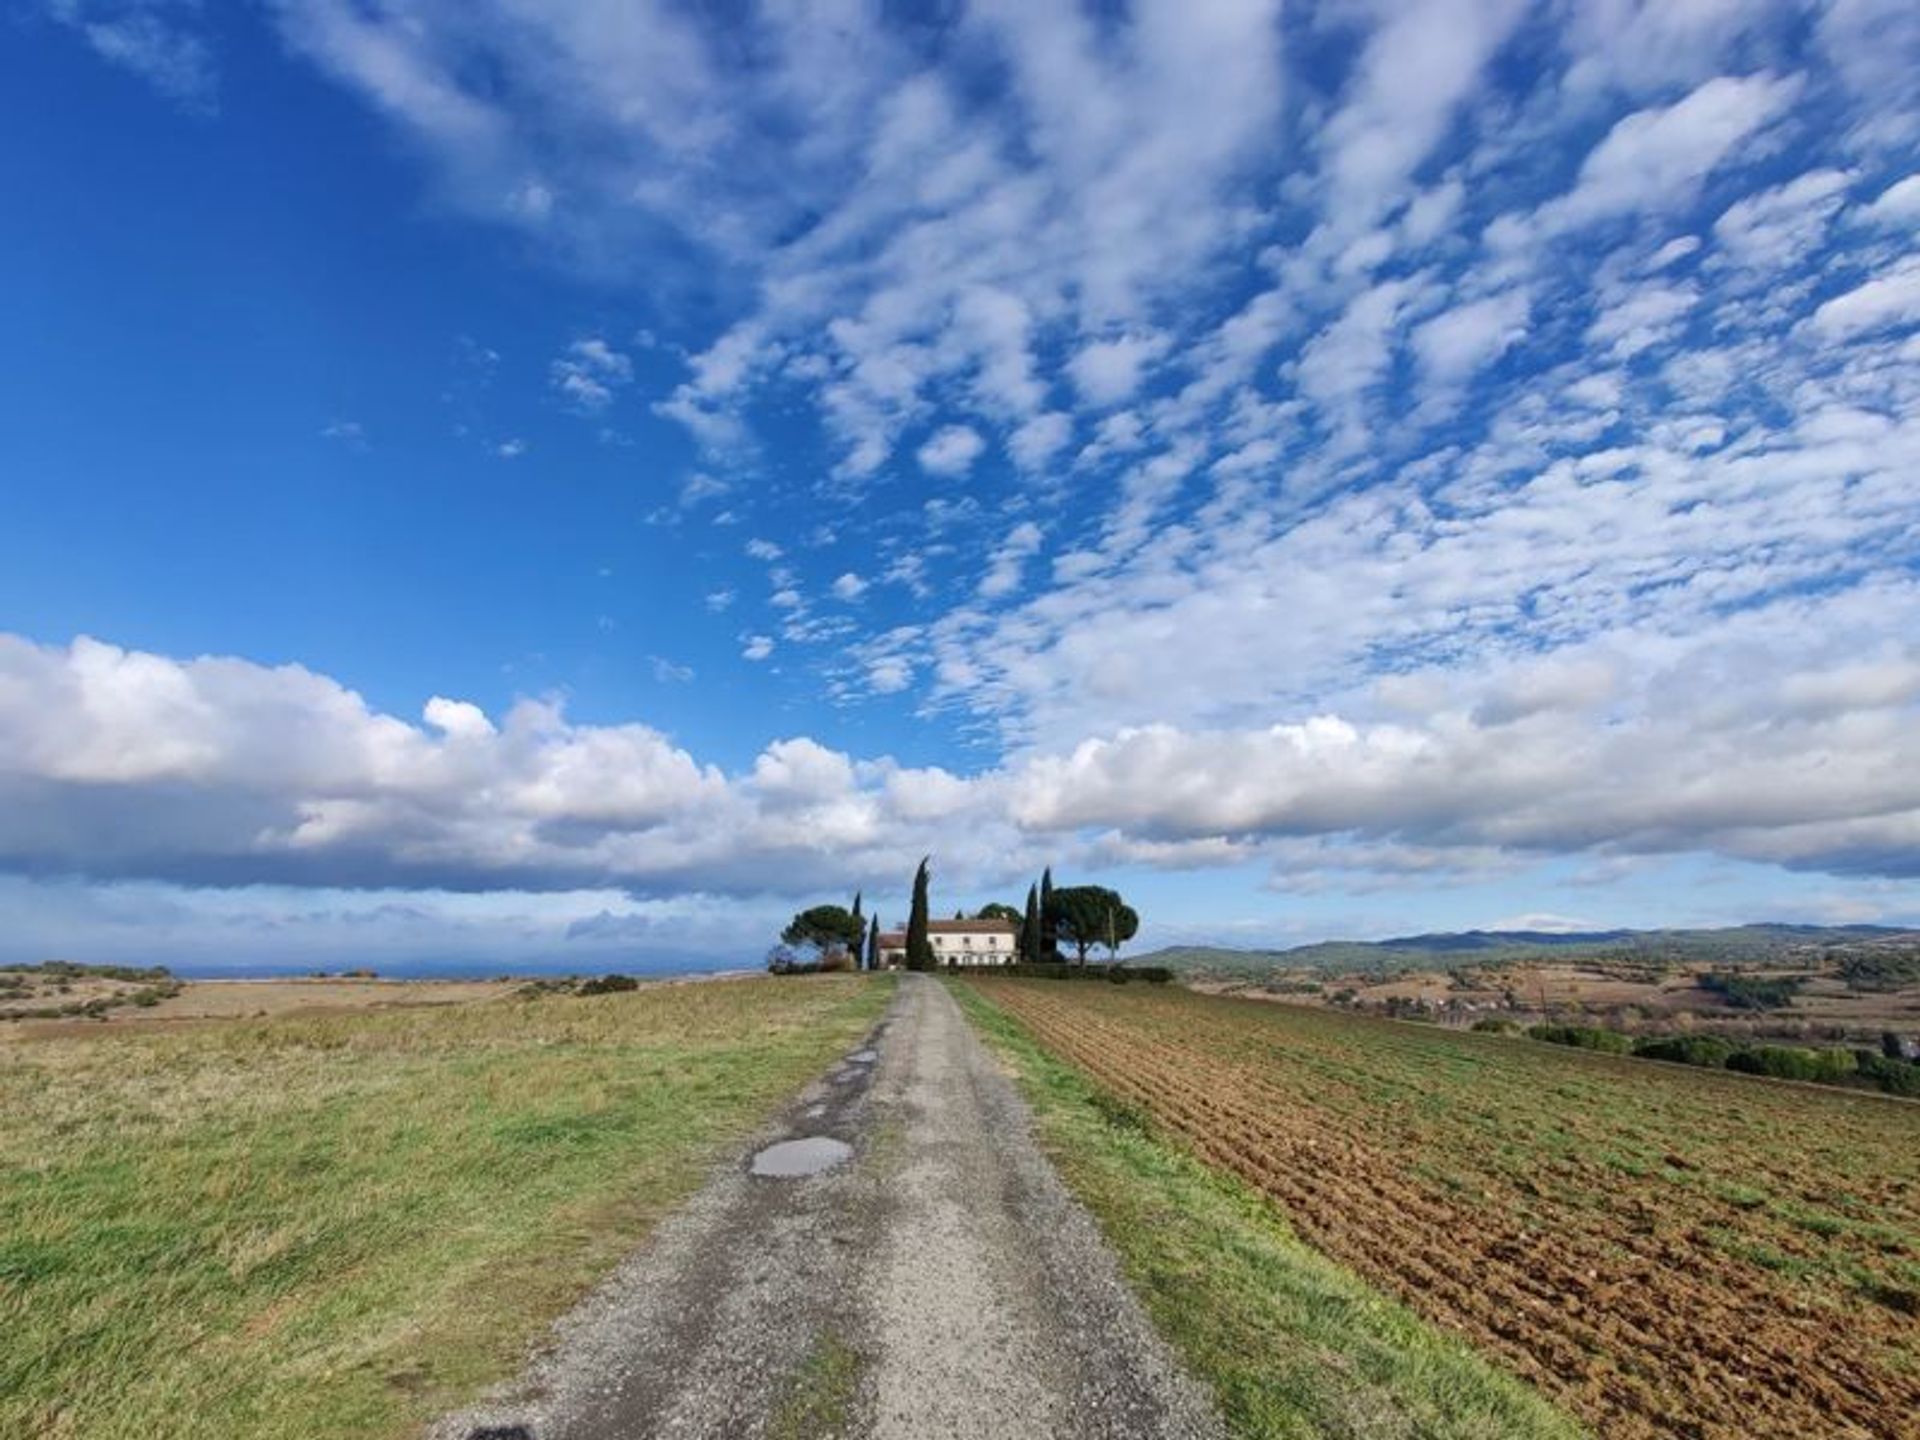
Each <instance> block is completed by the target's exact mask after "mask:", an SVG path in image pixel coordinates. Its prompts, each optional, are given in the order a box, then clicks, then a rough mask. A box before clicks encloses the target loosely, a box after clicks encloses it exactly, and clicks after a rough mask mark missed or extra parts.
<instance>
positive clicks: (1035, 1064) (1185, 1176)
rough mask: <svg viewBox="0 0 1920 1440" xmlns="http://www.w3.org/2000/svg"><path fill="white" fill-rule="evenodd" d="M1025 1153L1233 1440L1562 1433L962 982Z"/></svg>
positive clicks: (1571, 1431) (1479, 1364)
mask: <svg viewBox="0 0 1920 1440" xmlns="http://www.w3.org/2000/svg"><path fill="white" fill-rule="evenodd" d="M953 990H954V992H955V994H956V996H957V997H958V999H959V1000H960V1002H961V1004H962V1005H963V1006H964V1007H965V1009H966V1012H967V1015H968V1017H969V1018H970V1019H971V1020H972V1021H973V1023H974V1025H975V1026H976V1027H977V1028H978V1029H979V1031H980V1033H981V1034H982V1035H983V1036H984V1037H985V1038H986V1039H987V1041H988V1043H989V1044H990V1045H992V1046H993V1047H994V1049H995V1050H996V1051H997V1053H998V1054H999V1055H1000V1056H1001V1057H1002V1058H1003V1059H1004V1060H1005V1061H1007V1062H1008V1063H1009V1064H1010V1065H1011V1066H1012V1068H1013V1070H1014V1071H1015V1073H1016V1075H1017V1077H1018V1083H1019V1085H1020V1087H1021V1090H1022V1092H1023V1093H1024V1094H1025V1096H1026V1098H1027V1101H1028V1103H1029V1105H1030V1106H1031V1107H1032V1109H1033V1113H1034V1119H1035V1124H1036V1126H1037V1129H1038V1133H1039V1138H1040V1141H1041V1144H1042V1146H1043V1148H1044V1149H1045V1150H1046V1152H1047V1154H1048V1156H1049V1157H1050V1158H1051V1159H1052V1160H1053V1162H1054V1164H1055V1165H1056V1166H1057V1167H1058V1168H1059V1170H1060V1173H1061V1175H1062V1176H1063V1178H1064V1179H1065V1180H1066V1182H1067V1185H1068V1187H1069V1188H1070V1189H1071V1190H1072V1191H1073V1192H1074V1194H1075V1195H1076V1196H1078V1197H1079V1199H1080V1201H1081V1202H1082V1203H1083V1204H1085V1205H1086V1206H1087V1208H1088V1209H1089V1210H1090V1211H1091V1212H1092V1213H1093V1215H1094V1217H1095V1218H1096V1219H1097V1220H1098V1221H1099V1223H1100V1226H1101V1229H1102V1230H1103V1231H1104V1232H1105V1234H1106V1236H1107V1238H1108V1240H1109V1241H1110V1242H1111V1243H1112V1244H1113V1246H1114V1248H1115V1249H1116V1251H1117V1252H1118V1253H1119V1255H1120V1258H1121V1262H1122V1264H1123V1265H1124V1267H1125V1270H1126V1273H1127V1276H1128V1279H1129V1281H1130V1282H1131V1283H1132V1285H1133V1286H1134V1288H1135V1291H1136V1293H1138V1294H1139V1295H1140V1297H1141V1299H1142V1301H1143V1303H1144V1304H1145V1305H1146V1307H1147V1310H1148V1312H1149V1313H1150V1314H1151V1315H1152V1317H1153V1319H1154V1322H1155V1324H1156V1325H1157V1326H1158V1327H1159V1329H1160V1332H1161V1333H1162V1334H1163V1335H1165V1336H1166V1337H1167V1339H1168V1340H1169V1341H1170V1342H1171V1343H1172V1344H1173V1345H1174V1347H1175V1348H1176V1349H1177V1350H1178V1351H1179V1352H1180V1353H1181V1354H1182V1355H1183V1356H1184V1357H1185V1359H1186V1361H1187V1363H1188V1365H1189V1367H1190V1368H1191V1369H1192V1370H1193V1372H1194V1373H1195V1375H1196V1376H1197V1377H1198V1378H1199V1379H1201V1380H1202V1381H1203V1382H1205V1383H1206V1384H1208V1385H1210V1386H1211V1387H1212V1389H1213V1391H1214V1394H1215V1395H1216V1396H1217V1397H1218V1400H1219V1403H1220V1406H1221V1409H1222V1411H1223V1413H1224V1414H1225V1416H1226V1419H1227V1422H1228V1425H1229V1427H1230V1429H1231V1430H1232V1433H1233V1434H1234V1435H1235V1436H1237V1437H1249V1440H1250V1437H1259V1440H1277V1437H1306V1436H1315V1437H1321V1436H1326V1437H1339V1436H1368V1437H1381V1440H1386V1437H1402V1436H1404V1437H1413V1436H1419V1437H1432V1440H1467V1437H1473V1440H1491V1437H1500V1440H1571V1437H1575V1436H1578V1435H1580V1434H1581V1433H1582V1432H1581V1430H1580V1429H1579V1427H1578V1426H1577V1425H1576V1424H1575V1423H1574V1422H1573V1421H1572V1420H1570V1419H1568V1418H1567V1417H1566V1416H1565V1415H1563V1414H1562V1413H1560V1412H1559V1411H1557V1410H1555V1409H1554V1408H1553V1407H1552V1406H1551V1405H1549V1404H1548V1403H1547V1402H1546V1401H1545V1400H1543V1399H1541V1398H1540V1397H1539V1396H1538V1395H1537V1394H1535V1393H1534V1392H1533V1391H1532V1390H1531V1389H1529V1388H1528V1387H1527V1386H1525V1385H1524V1384H1522V1383H1521V1382H1519V1381H1517V1380H1515V1379H1513V1378H1511V1377H1509V1376H1507V1375H1505V1374H1504V1373H1502V1372H1501V1371H1499V1370H1498V1369H1497V1368H1496V1367H1494V1366H1493V1365H1491V1364H1489V1363H1488V1362H1487V1361H1486V1360H1484V1359H1483V1358H1482V1357H1480V1356H1479V1355H1478V1354H1476V1353H1475V1352H1474V1351H1473V1350H1472V1349H1471V1348H1470V1347H1469V1346H1467V1345H1466V1344H1464V1343H1462V1342H1461V1341H1459V1340H1457V1339H1455V1338H1453V1337H1451V1336H1449V1335H1446V1334H1444V1333H1443V1332H1441V1331H1439V1330H1437V1329H1435V1328H1433V1327H1432V1326H1430V1325H1428V1324H1427V1323H1426V1322H1425V1321H1423V1320H1421V1319H1420V1318H1419V1317H1417V1316H1416V1315H1414V1314H1413V1313H1412V1312H1411V1311H1409V1310H1407V1309H1406V1308H1405V1307H1403V1306H1401V1305H1399V1304H1397V1303H1395V1302H1394V1301H1392V1300H1389V1299H1387V1298H1386V1297H1384V1296H1382V1295H1381V1294H1379V1293H1378V1292H1377V1291H1375V1290H1373V1289H1371V1288H1370V1287H1369V1286H1368V1285H1367V1284H1366V1282H1365V1281H1363V1280H1361V1279H1360V1278H1359V1277H1358V1276H1355V1275H1354V1274H1352V1273H1351V1272H1349V1271H1347V1270H1344V1269H1342V1268H1341V1267H1340V1266H1339V1265H1337V1264H1335V1263H1334V1262H1332V1261H1331V1260H1328V1259H1327V1258H1326V1257H1324V1256H1322V1255H1321V1254H1319V1253H1318V1252H1317V1251H1315V1250H1313V1249H1311V1248H1310V1247H1308V1246H1307V1245H1306V1244H1304V1243H1303V1242H1301V1241H1300V1240H1299V1239H1298V1238H1297V1237H1295V1236H1294V1235H1293V1233H1292V1232H1291V1231H1290V1230H1289V1229H1288V1227H1287V1226H1286V1224H1285V1223H1284V1221H1283V1220H1282V1219H1281V1218H1280V1217H1279V1216H1278V1214H1277V1213H1276V1212H1275V1211H1274V1209H1273V1207H1272V1206H1271V1205H1270V1204H1268V1203H1267V1202H1266V1201H1265V1200H1264V1199H1263V1198H1262V1197H1261V1196H1260V1195H1259V1194H1258V1193H1256V1192H1255V1191H1253V1190H1252V1189H1251V1188H1249V1187H1248V1186H1246V1185H1244V1184H1242V1183H1241V1182H1239V1181H1238V1180H1235V1179H1234V1178H1232V1177H1230V1176H1226V1175H1222V1174H1220V1173H1218V1172H1216V1171H1214V1170H1211V1169H1209V1168H1208V1167H1207V1166H1205V1165H1203V1164H1201V1163H1200V1162H1199V1161H1197V1160H1195V1159H1193V1158H1191V1157H1190V1156H1189V1155H1187V1154H1186V1153H1185V1152H1184V1151H1181V1150H1179V1149H1176V1148H1174V1147H1173V1146H1171V1145H1169V1144H1166V1143H1163V1142H1162V1141H1161V1140H1159V1139H1157V1138H1155V1136H1154V1134H1153V1131H1152V1125H1151V1122H1150V1121H1149V1120H1148V1119H1147V1117H1146V1116H1145V1115H1144V1114H1143V1113H1141V1112H1139V1111H1137V1110H1135V1109H1133V1108H1131V1107H1129V1106H1127V1105H1124V1104H1122V1103H1120V1102H1117V1101H1116V1100H1114V1099H1113V1098H1112V1097H1110V1096H1108V1095H1106V1094H1105V1093H1103V1092H1102V1091H1100V1090H1099V1089H1097V1088H1096V1087H1095V1086H1094V1085H1092V1084H1091V1083H1090V1082H1089V1081H1088V1080H1087V1079H1086V1078H1085V1077H1084V1076H1083V1075H1081V1074H1080V1072H1078V1071H1077V1070H1074V1069H1073V1068H1071V1067H1070V1066H1068V1065H1065V1064H1063V1063H1062V1062H1060V1061H1058V1060H1055V1059H1054V1058H1053V1057H1052V1056H1050V1055H1049V1054H1047V1053H1046V1052H1045V1051H1043V1050H1042V1049H1040V1048H1039V1047H1038V1046H1037V1045H1036V1044H1035V1043H1034V1042H1033V1040H1032V1039H1031V1038H1030V1037H1029V1036H1028V1034H1027V1033H1026V1031H1025V1030H1023V1029H1022V1028H1021V1027H1020V1026H1019V1024H1018V1023H1017V1022H1016V1021H1014V1020H1013V1019H1011V1018H1010V1017H1008V1016H1007V1015H1006V1014H1004V1013H1003V1012H1001V1011H1000V1010H998V1009H996V1008H994V1007H993V1006H992V1005H991V1004H990V1003H989V1002H988V1001H987V1000H986V999H985V998H983V997H982V996H981V994H980V993H979V992H978V991H977V990H976V989H974V988H973V987H972V986H970V985H968V984H966V983H965V982H957V983H954V984H953Z"/></svg>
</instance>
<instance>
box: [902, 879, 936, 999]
mask: <svg viewBox="0 0 1920 1440" xmlns="http://www.w3.org/2000/svg"><path fill="white" fill-rule="evenodd" d="M932 859H933V857H932V856H931V855H929V856H927V857H926V858H924V859H922V860H921V862H920V868H919V869H918V870H916V871H915V872H914V875H913V908H912V909H911V910H909V911H908V912H907V968H908V969H909V970H932V969H933V968H935V966H936V965H937V964H938V960H937V958H936V957H935V955H934V953H933V940H932V939H931V938H930V937H929V935H928V933H927V891H928V888H929V886H930V885H931V884H932V879H933V877H932V872H931V871H930V870H929V869H928V864H929V862H930V861H931V860H932Z"/></svg>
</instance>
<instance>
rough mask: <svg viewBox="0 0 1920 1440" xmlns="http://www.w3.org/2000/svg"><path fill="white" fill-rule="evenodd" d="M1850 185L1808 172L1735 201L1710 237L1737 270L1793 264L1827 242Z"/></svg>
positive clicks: (1836, 176)
mask: <svg viewBox="0 0 1920 1440" xmlns="http://www.w3.org/2000/svg"><path fill="white" fill-rule="evenodd" d="M1852 183H1853V177H1852V176H1851V175H1848V174H1847V173H1846V172H1844V171H1841V170H1814V171H1810V172H1809V173H1807V174H1805V175H1802V176H1800V177H1799V178H1798V179H1795V180H1790V181H1788V182H1787V183H1786V184H1784V185H1777V186H1775V187H1774V188H1773V189H1771V190H1762V191H1760V192H1759V193H1757V194H1754V195H1749V196H1747V197H1746V198H1745V199H1743V200H1737V201H1735V202H1734V203H1733V204H1732V205H1730V206H1728V207H1727V209H1726V210H1725V211H1724V212H1723V213H1722V214H1721V216H1720V218H1719V219H1718V220H1716V221H1714V224H1713V237H1714V239H1715V240H1717V241H1718V242H1719V244H1720V248H1721V249H1722V250H1723V251H1724V252H1726V254H1727V255H1728V256H1729V257H1730V258H1732V259H1733V260H1734V261H1736V262H1737V263H1739V264H1741V265H1745V266H1748V267H1751V268H1754V269H1763V270H1777V269H1779V268H1781V267H1782V266H1785V265H1790V264H1793V263H1796V262H1798V261H1800V260H1802V259H1803V258H1805V257H1806V256H1807V255H1808V254H1810V253H1811V252H1812V251H1813V250H1814V249H1815V248H1816V247H1818V246H1819V245H1820V243H1821V242H1822V241H1823V240H1824V239H1825V238H1826V233H1827V223H1828V222H1829V221H1830V220H1831V219H1832V218H1833V216H1834V215H1835V214H1836V213H1837V212H1838V211H1839V209H1840V206H1841V205H1842V204H1843V203H1844V202H1845V199H1846V193H1847V190H1848V187H1849V186H1851V184H1852Z"/></svg>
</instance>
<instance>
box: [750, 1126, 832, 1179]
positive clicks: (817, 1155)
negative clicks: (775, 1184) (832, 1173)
mask: <svg viewBox="0 0 1920 1440" xmlns="http://www.w3.org/2000/svg"><path fill="white" fill-rule="evenodd" d="M852 1158H853V1147H852V1146H851V1145H849V1144H847V1142H846V1141H844V1140H835V1139H834V1138H833V1137H832V1136H830V1135H809V1136H807V1137H805V1138H804V1139H800V1140H782V1141H781V1142H780V1143H779V1144H778V1145H769V1146H767V1148H766V1149H764V1150H762V1151H760V1153H759V1154H757V1155H755V1156H754V1157H753V1173H754V1174H755V1175H766V1176H770V1177H772V1178H774V1179H778V1180H798V1179H802V1178H804V1177H806V1176H808V1175H818V1174H820V1173H821V1172H822V1171H824V1170H831V1169H833V1167H834V1166H836V1165H843V1164H845V1163H846V1162H847V1161H849V1160H851V1159H852Z"/></svg>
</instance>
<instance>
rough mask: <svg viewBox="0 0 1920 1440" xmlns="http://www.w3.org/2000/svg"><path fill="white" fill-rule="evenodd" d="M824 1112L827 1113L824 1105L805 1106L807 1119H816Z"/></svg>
mask: <svg viewBox="0 0 1920 1440" xmlns="http://www.w3.org/2000/svg"><path fill="white" fill-rule="evenodd" d="M826 1113H827V1107H826V1106H824V1105H809V1106H808V1107H807V1118H808V1119H809V1120H818V1119H819V1118H820V1117H821V1116H822V1115H824V1114H826Z"/></svg>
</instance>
